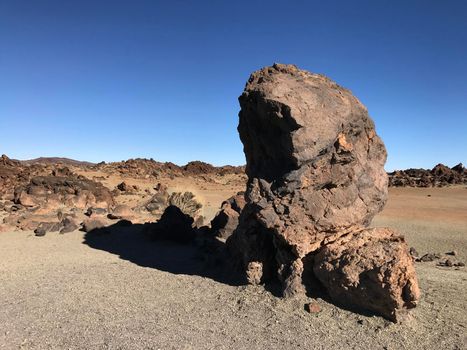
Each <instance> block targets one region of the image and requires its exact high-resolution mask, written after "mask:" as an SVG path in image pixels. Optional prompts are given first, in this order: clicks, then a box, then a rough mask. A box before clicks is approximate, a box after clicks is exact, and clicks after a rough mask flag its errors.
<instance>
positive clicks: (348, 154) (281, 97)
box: [227, 64, 418, 319]
mask: <svg viewBox="0 0 467 350" xmlns="http://www.w3.org/2000/svg"><path fill="white" fill-rule="evenodd" d="M239 101H240V106H241V111H240V113H239V119H240V121H239V126H238V131H239V134H240V139H241V141H242V143H243V146H244V152H245V156H246V160H247V165H246V173H247V175H248V185H247V191H246V194H245V199H246V205H245V207H244V209H243V210H242V212H241V215H240V217H239V225H238V227H237V229H236V230H235V232H234V233H233V234H232V235H231V236H230V237H229V239H228V240H227V246H228V248H229V251H230V252H231V254H232V256H233V260H234V261H236V262H238V265H239V267H240V268H241V269H242V270H243V271H244V274H245V278H246V279H247V280H248V281H249V282H250V283H258V282H261V283H262V282H267V281H269V280H272V279H278V280H279V281H280V282H281V283H282V290H283V294H284V296H291V295H295V294H300V293H305V291H306V290H307V289H308V290H310V289H313V288H315V287H317V284H318V282H317V281H316V278H317V277H318V278H319V280H320V282H321V284H322V285H324V287H325V288H326V289H327V290H328V293H330V294H332V293H340V294H342V295H345V293H346V291H347V293H348V295H347V296H346V297H345V298H344V297H342V298H343V299H342V301H343V302H345V303H348V304H350V305H352V306H355V307H361V308H364V309H369V310H371V311H374V312H378V313H380V314H382V315H384V316H386V317H388V318H390V319H395V316H394V315H396V314H400V313H402V312H403V310H405V308H408V307H412V306H413V305H414V304H415V302H416V300H417V298H418V294H417V290H418V289H417V288H418V287H417V282H416V279H415V274H414V273H413V274H412V273H411V271H412V270H413V263H412V259H411V257H410V255H409V252H408V248H407V246H406V244H405V242H404V240H403V239H401V238H399V236H397V235H395V234H393V233H392V232H391V231H389V230H384V229H379V230H376V231H375V230H365V227H366V226H367V225H369V223H370V222H371V220H372V218H373V217H374V215H375V214H377V213H378V212H379V211H381V209H382V208H383V206H384V204H385V202H386V199H387V186H388V179H387V175H386V173H385V171H384V163H385V161H386V150H385V147H384V144H383V142H382V141H381V139H380V138H379V137H378V136H377V135H376V132H375V128H374V123H373V121H372V120H371V119H370V117H369V116H368V112H367V110H366V108H365V107H364V106H363V105H362V104H361V103H360V101H358V100H357V99H356V98H355V97H354V96H353V95H352V94H351V92H350V91H349V90H346V89H344V88H342V87H340V86H339V85H337V84H336V83H334V82H333V81H331V80H330V79H328V78H326V77H324V76H321V75H317V74H312V73H309V72H306V71H302V70H299V69H298V68H297V67H295V66H292V65H281V64H275V65H274V66H272V67H266V68H263V69H261V70H259V71H257V72H255V73H253V74H252V75H251V77H250V79H249V80H248V82H247V84H246V87H245V90H244V92H243V94H242V95H241V96H240V98H239ZM388 232H389V233H388ZM372 235H374V236H375V238H374V239H371V236H372ZM344 237H346V238H345V239H344ZM362 237H363V238H362ZM362 241H363V242H369V243H370V242H371V245H370V246H369V247H368V248H365V249H363V250H362V252H364V254H371V253H372V252H374V251H378V252H379V251H381V252H384V255H383V256H382V257H380V258H374V257H373V256H371V255H369V256H367V255H363V256H361V257H359V258H358V259H359V260H358V259H357V258H356V257H355V256H357V255H358V254H357V252H356V251H353V250H354V249H355V250H356V249H358V248H357V247H359V244H360V242H362ZM334 242H345V244H346V245H347V246H348V247H349V249H350V250H351V251H349V253H346V252H345V251H339V250H337V248H336V245H333V243H334ZM336 244H338V243H336ZM346 254H349V255H346ZM334 258H335V259H337V261H332V260H328V259H334ZM346 258H349V259H350V260H349V261H347V260H345V259H346ZM393 260H395V261H396V262H394V264H392V263H391V261H393ZM358 261H360V262H362V266H360V265H359V264H358ZM328 264H331V265H328ZM340 265H342V266H346V268H343V269H340V268H339V266H340ZM372 270H375V271H376V270H378V271H386V274H387V276H389V277H390V278H389V279H388V280H381V279H377V278H376V279H371V280H368V281H365V287H366V288H368V290H369V291H370V292H371V293H376V294H377V295H378V296H380V297H381V298H382V299H381V300H377V301H376V300H373V299H368V297H367V295H366V294H365V293H363V292H362V290H361V289H359V288H355V290H351V289H348V287H350V286H349V285H346V281H354V282H355V283H357V282H358V281H357V280H356V279H355V278H354V277H352V276H354V274H355V273H356V271H359V273H361V274H364V275H365V274H368V275H371V271H372ZM407 271H409V272H407ZM339 274H342V276H340V275H339ZM326 276H333V277H329V278H327V279H326ZM337 277H339V278H338V279H337ZM335 279H336V280H335ZM394 281H397V285H394V286H392V285H391V286H389V287H385V286H384V283H386V282H389V283H393V282H394ZM405 286H410V288H409V287H405ZM334 287H335V288H336V291H335V292H334V291H333V290H332V289H333V288H334ZM385 288H387V289H388V290H389V291H401V290H402V289H403V290H404V291H406V290H407V288H409V289H410V293H407V297H406V298H405V299H401V298H402V297H401V296H400V295H393V294H392V293H386V292H384V290H385ZM404 288H405V289H404ZM340 294H339V295H340ZM331 297H332V295H331ZM401 300H402V301H401ZM382 305H386V306H387V307H386V308H384V307H383V306H382Z"/></svg>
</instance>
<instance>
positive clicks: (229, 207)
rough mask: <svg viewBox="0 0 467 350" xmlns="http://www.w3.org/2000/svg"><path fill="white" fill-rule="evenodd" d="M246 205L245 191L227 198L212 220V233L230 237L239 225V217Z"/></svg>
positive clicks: (225, 237)
mask: <svg viewBox="0 0 467 350" xmlns="http://www.w3.org/2000/svg"><path fill="white" fill-rule="evenodd" d="M244 206H245V196H244V193H243V192H240V193H238V194H237V195H236V196H233V197H231V198H229V199H227V200H226V201H225V202H223V203H222V205H221V210H220V211H219V212H218V213H217V214H216V216H215V217H214V219H212V221H211V233H212V234H213V235H214V236H216V237H219V238H223V239H227V238H229V237H230V236H231V235H232V233H233V231H234V230H235V229H236V228H237V226H238V218H239V216H240V213H241V211H242V210H243V207H244Z"/></svg>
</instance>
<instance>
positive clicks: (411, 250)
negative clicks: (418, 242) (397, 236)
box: [409, 247, 419, 259]
mask: <svg viewBox="0 0 467 350" xmlns="http://www.w3.org/2000/svg"><path fill="white" fill-rule="evenodd" d="M409 252H410V255H412V257H413V258H414V259H416V258H417V257H419V254H418V252H417V250H416V249H415V248H414V247H410V250H409Z"/></svg>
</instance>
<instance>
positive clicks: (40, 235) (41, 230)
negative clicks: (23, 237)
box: [34, 227, 46, 237]
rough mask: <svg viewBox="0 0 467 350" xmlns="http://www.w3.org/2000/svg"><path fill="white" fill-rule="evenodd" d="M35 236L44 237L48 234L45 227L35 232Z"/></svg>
mask: <svg viewBox="0 0 467 350" xmlns="http://www.w3.org/2000/svg"><path fill="white" fill-rule="evenodd" d="M34 234H35V236H36V237H43V236H45V234H46V231H45V229H44V228H43V227H38V228H36V229H35V230H34Z"/></svg>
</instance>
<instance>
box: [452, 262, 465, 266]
mask: <svg viewBox="0 0 467 350" xmlns="http://www.w3.org/2000/svg"><path fill="white" fill-rule="evenodd" d="M454 266H458V267H462V266H465V263H463V262H462V261H459V262H457V263H455V264H454Z"/></svg>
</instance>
